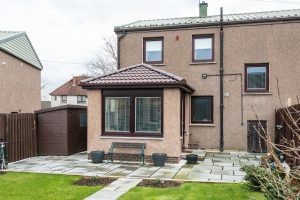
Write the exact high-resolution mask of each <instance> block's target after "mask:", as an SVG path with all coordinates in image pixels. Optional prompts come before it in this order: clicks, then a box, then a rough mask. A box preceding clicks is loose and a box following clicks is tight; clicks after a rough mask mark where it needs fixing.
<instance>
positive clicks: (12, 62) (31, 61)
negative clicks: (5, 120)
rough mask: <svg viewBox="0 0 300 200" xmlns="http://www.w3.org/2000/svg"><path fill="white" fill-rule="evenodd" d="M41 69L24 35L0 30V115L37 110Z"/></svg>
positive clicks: (39, 105)
mask: <svg viewBox="0 0 300 200" xmlns="http://www.w3.org/2000/svg"><path fill="white" fill-rule="evenodd" d="M42 69H43V65H42V63H41V62H40V60H39V58H38V56H37V54H36V52H35V50H34V48H33V46H32V44H31V42H30V40H29V38H28V36H27V34H26V33H25V32H15V31H0V91H1V92H0V113H33V112H34V110H38V109H40V108H41V70H42Z"/></svg>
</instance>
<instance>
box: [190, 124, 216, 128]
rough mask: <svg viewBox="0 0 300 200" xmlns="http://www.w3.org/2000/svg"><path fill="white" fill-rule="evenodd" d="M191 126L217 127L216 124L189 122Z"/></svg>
mask: <svg viewBox="0 0 300 200" xmlns="http://www.w3.org/2000/svg"><path fill="white" fill-rule="evenodd" d="M189 126H202V127H216V125H215V124H189Z"/></svg>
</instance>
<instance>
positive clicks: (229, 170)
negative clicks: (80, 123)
mask: <svg viewBox="0 0 300 200" xmlns="http://www.w3.org/2000/svg"><path fill="white" fill-rule="evenodd" d="M259 162H260V154H250V153H246V152H225V153H220V152H207V153H206V156H205V158H204V160H203V161H199V162H198V163H197V164H196V165H187V164H185V160H181V161H180V163H179V164H166V165H165V166H164V167H155V166H154V165H153V164H145V165H144V166H140V165H139V163H134V162H118V161H116V162H114V163H110V162H107V161H105V162H104V163H99V164H95V163H92V162H91V160H88V159H87V154H86V153H79V154H75V155H71V156H39V157H32V158H28V159H24V160H21V161H18V162H14V163H10V164H9V169H8V170H7V171H15V172H32V173H49V174H66V175H81V176H103V177H127V178H155V179H156V178H158V179H162V180H170V179H173V180H182V181H199V182H230V183H232V182H241V181H243V178H244V175H245V173H244V172H242V171H240V168H241V166H243V165H259Z"/></svg>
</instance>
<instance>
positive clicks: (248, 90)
mask: <svg viewBox="0 0 300 200" xmlns="http://www.w3.org/2000/svg"><path fill="white" fill-rule="evenodd" d="M251 67H261V68H262V67H265V68H266V87H265V88H262V89H259V88H255V89H251V88H248V74H247V69H248V68H251ZM244 70H245V71H244V73H245V74H244V92H246V93H259V92H261V93H264V92H269V63H246V64H245V69H244Z"/></svg>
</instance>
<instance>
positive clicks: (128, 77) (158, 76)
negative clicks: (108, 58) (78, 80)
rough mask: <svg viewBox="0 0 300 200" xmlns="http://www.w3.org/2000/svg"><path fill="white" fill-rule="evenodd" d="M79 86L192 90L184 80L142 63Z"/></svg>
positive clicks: (87, 81) (92, 79)
mask: <svg viewBox="0 0 300 200" xmlns="http://www.w3.org/2000/svg"><path fill="white" fill-rule="evenodd" d="M81 85H82V86H83V87H84V88H91V87H96V88H105V87H108V86H114V87H116V86H123V87H124V86H137V87H139V86H140V87H142V86H149V87H155V86H156V87H157V86H159V87H167V86H176V85H177V86H183V87H186V89H188V90H190V91H193V90H194V89H193V88H192V87H191V86H189V85H188V84H187V83H186V80H185V79H184V78H181V77H179V76H176V75H174V74H171V73H169V72H166V71H163V70H160V69H157V68H155V67H152V66H150V65H147V64H144V63H142V64H138V65H134V66H130V67H126V68H123V69H120V70H117V71H116V72H113V73H110V74H106V75H102V76H98V77H95V78H90V79H87V80H84V81H82V84H81Z"/></svg>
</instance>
